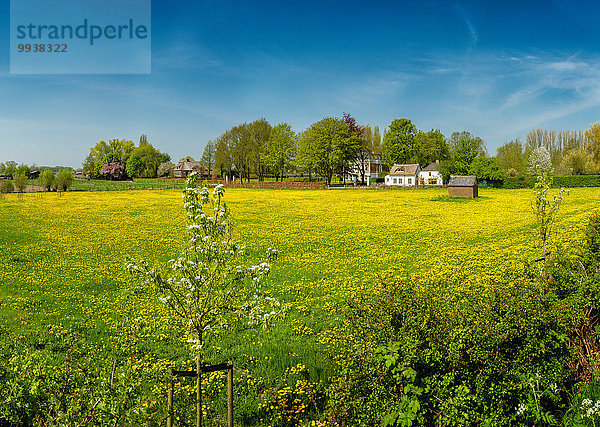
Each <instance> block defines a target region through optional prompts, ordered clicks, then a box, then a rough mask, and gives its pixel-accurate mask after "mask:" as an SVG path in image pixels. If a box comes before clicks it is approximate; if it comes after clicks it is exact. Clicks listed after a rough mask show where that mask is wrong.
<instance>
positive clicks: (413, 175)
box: [385, 164, 421, 187]
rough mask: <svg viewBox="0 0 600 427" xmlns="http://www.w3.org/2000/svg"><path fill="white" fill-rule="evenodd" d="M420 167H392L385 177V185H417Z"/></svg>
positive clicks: (414, 165)
mask: <svg viewBox="0 0 600 427" xmlns="http://www.w3.org/2000/svg"><path fill="white" fill-rule="evenodd" d="M420 171H421V166H419V165H418V164H412V165H394V166H392V168H391V170H390V173H389V174H387V175H386V176H385V185H397V186H400V187H412V186H415V185H417V184H418V179H419V172H420Z"/></svg>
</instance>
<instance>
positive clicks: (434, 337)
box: [328, 255, 600, 425]
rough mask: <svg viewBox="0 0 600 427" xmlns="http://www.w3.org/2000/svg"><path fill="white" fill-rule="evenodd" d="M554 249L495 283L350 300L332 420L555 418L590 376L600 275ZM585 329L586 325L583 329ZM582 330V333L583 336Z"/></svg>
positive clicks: (428, 285)
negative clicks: (537, 264) (541, 262)
mask: <svg viewBox="0 0 600 427" xmlns="http://www.w3.org/2000/svg"><path fill="white" fill-rule="evenodd" d="M578 263H579V262H578V260H577V259H576V258H573V259H569V258H567V257H564V256H558V255H556V256H555V257H554V258H553V259H552V260H550V261H549V263H548V266H547V268H546V270H545V274H544V276H541V277H539V276H538V274H539V273H538V270H537V269H536V268H534V267H533V266H531V267H529V268H527V269H525V270H524V271H523V272H522V274H521V275H516V274H515V273H513V272H507V273H505V274H504V276H503V277H501V278H498V279H497V281H495V282H491V281H488V282H483V283H481V284H480V285H478V286H473V285H469V286H463V285H462V284H461V281H460V280H459V279H455V280H452V281H434V280H426V279H412V280H411V279H402V280H398V281H392V282H384V283H382V284H381V285H380V287H379V289H377V290H375V291H370V293H369V294H365V295H362V296H359V297H356V298H354V299H352V300H350V301H349V302H348V305H347V307H348V308H347V309H346V310H345V313H344V323H345V325H347V326H346V327H345V328H344V330H343V331H342V335H341V337H340V340H339V344H340V348H338V349H337V353H338V362H339V365H340V375H339V376H338V377H337V378H335V379H334V381H333V384H332V386H331V387H330V389H329V399H330V401H329V409H328V416H329V419H330V420H331V421H334V422H337V423H340V424H341V425H378V424H381V423H383V425H482V424H486V423H489V424H488V425H516V424H529V425H542V424H543V425H548V424H555V423H557V422H558V421H559V420H560V419H561V418H562V417H563V415H564V414H565V413H566V412H567V409H568V408H569V403H570V402H569V391H570V390H572V389H573V388H574V387H575V384H576V383H577V382H579V381H581V380H584V379H587V378H589V377H590V375H591V372H592V371H591V368H592V367H593V363H592V361H593V357H594V355H593V350H594V349H597V348H599V347H598V346H597V345H598V342H597V341H598V340H597V337H596V335H595V333H594V328H593V325H594V324H595V322H597V320H598V319H596V318H595V317H594V315H593V313H596V311H595V310H596V308H597V307H598V300H599V295H600V289H599V288H600V285H599V282H600V281H599V280H598V277H596V278H593V277H591V276H586V278H585V279H584V278H583V276H582V275H581V273H580V271H581V270H580V267H579V266H578ZM581 331H587V332H585V333H582V332H581ZM582 334H583V335H582Z"/></svg>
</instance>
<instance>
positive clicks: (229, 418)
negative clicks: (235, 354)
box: [227, 361, 233, 427]
mask: <svg viewBox="0 0 600 427" xmlns="http://www.w3.org/2000/svg"><path fill="white" fill-rule="evenodd" d="M227 427H233V362H231V361H230V362H227Z"/></svg>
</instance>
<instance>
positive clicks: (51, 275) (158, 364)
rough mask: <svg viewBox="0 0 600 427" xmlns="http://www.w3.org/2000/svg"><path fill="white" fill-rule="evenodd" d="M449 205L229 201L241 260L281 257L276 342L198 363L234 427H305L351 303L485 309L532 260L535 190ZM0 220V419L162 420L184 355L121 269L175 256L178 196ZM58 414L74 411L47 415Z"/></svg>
mask: <svg viewBox="0 0 600 427" xmlns="http://www.w3.org/2000/svg"><path fill="white" fill-rule="evenodd" d="M446 194H447V193H446V190H442V189H423V190H398V189H393V190H371V189H369V190H367V189H360V190H354V189H348V190H248V189H238V188H228V189H226V191H225V201H226V203H227V204H228V206H229V207H230V208H231V210H232V212H233V217H234V219H235V224H236V232H235V240H236V241H238V242H241V243H243V244H245V245H246V246H247V247H248V252H249V254H250V257H252V255H253V254H258V253H260V252H262V250H263V249H265V248H267V247H275V248H277V249H278V251H279V258H278V260H277V261H275V262H274V263H273V265H272V274H271V276H270V278H269V280H268V283H267V285H266V286H267V287H268V288H269V290H270V292H271V294H272V295H273V296H274V297H276V298H277V299H279V300H280V301H282V302H283V303H285V306H286V312H285V313H284V315H283V317H282V318H281V319H279V320H278V321H277V323H276V324H275V325H274V326H273V327H272V328H268V329H259V330H248V331H245V332H243V333H241V334H239V335H237V336H235V337H224V338H223V339H222V340H221V341H219V342H214V343H212V346H211V350H209V352H208V358H207V363H220V362H223V361H226V360H233V361H234V365H235V367H236V371H235V387H236V416H237V417H238V418H237V419H236V422H237V423H239V425H299V424H302V425H308V424H310V423H313V425H317V424H316V423H317V422H318V421H319V420H320V419H321V415H320V411H322V410H323V407H324V406H325V405H326V402H325V400H326V393H325V389H326V388H327V386H328V384H329V383H330V378H331V377H332V376H334V375H336V373H337V372H336V370H337V369H338V366H337V364H336V362H335V356H336V355H335V348H336V347H335V345H333V344H332V342H334V341H335V331H336V328H339V327H343V322H342V321H341V320H340V318H339V316H338V313H339V311H340V307H343V305H344V304H345V302H346V301H347V300H348V299H349V298H350V299H351V298H354V297H356V295H359V294H361V293H365V292H367V293H368V292H369V290H370V289H372V288H373V287H374V285H375V284H376V283H379V282H381V281H382V280H385V278H389V277H407V276H408V277H413V276H415V277H421V276H426V277H428V278H443V279H446V278H448V277H454V278H457V280H458V282H459V283H460V286H458V287H455V288H453V290H452V291H451V292H455V293H457V294H460V292H461V289H464V290H472V289H478V291H479V292H480V293H481V295H482V296H483V297H485V295H486V292H488V291H489V289H488V288H487V286H488V284H489V283H490V281H493V280H494V278H495V277H497V276H498V275H499V274H502V273H503V272H506V271H520V270H521V269H523V268H524V266H525V265H526V264H527V263H530V262H531V261H532V260H533V259H535V258H536V257H538V256H539V253H540V250H539V248H538V247H537V246H536V239H535V238H534V237H533V235H532V230H533V228H534V225H535V220H534V216H533V214H532V212H531V207H530V204H531V200H532V196H531V190H497V189H481V190H480V196H481V197H480V198H479V199H476V200H460V201H455V200H448V199H447V198H446V197H445V195H446ZM599 197H600V190H599V189H595V188H577V189H573V190H572V191H571V194H570V195H569V196H567V198H566V199H565V202H564V204H563V205H562V206H561V209H560V213H559V224H558V228H557V229H558V237H557V240H559V241H561V242H562V243H563V244H564V245H566V247H569V245H570V244H572V243H570V242H572V241H575V240H576V239H578V238H580V237H581V233H582V231H581V227H580V225H581V224H582V223H583V221H584V219H585V218H586V217H587V216H588V215H589V213H590V212H592V211H593V210H594V209H597V208H598V200H599ZM0 218H1V220H0V266H1V267H0V331H1V332H2V335H1V338H0V357H2V358H3V359H4V363H5V367H4V368H3V369H4V370H3V371H0V374H1V375H3V376H4V378H5V381H4V384H5V386H2V385H0V390H2V387H8V386H7V384H12V385H11V386H10V388H9V389H8V390H6V389H4V390H2V396H4V397H0V416H2V415H4V416H5V417H6V419H7V420H8V421H10V420H12V422H17V421H16V420H17V419H19V418H18V417H21V418H20V420H21V422H23V421H22V420H27V422H29V423H32V424H35V422H36V421H35V420H36V415H35V414H36V411H38V412H42V411H46V412H47V413H48V414H51V417H54V418H56V419H57V420H58V419H60V417H61V416H64V417H67V418H68V417H71V418H69V419H71V420H77V419H78V420H79V421H77V422H76V423H75V424H77V423H83V422H85V420H86V419H87V418H89V419H92V418H94V417H100V418H102V417H104V418H102V419H105V420H108V421H110V422H111V423H112V422H113V421H114V424H115V425H159V424H160V423H161V422H163V420H164V417H165V412H164V404H165V399H166V398H165V389H166V372H167V367H168V366H170V365H175V366H177V367H178V368H180V369H182V368H190V369H191V368H192V367H193V354H192V353H191V352H190V350H189V348H188V345H187V344H186V339H187V337H186V335H185V333H182V332H181V329H182V328H181V327H180V326H179V325H178V324H177V323H176V322H175V321H174V320H173V319H172V317H171V315H170V314H169V313H168V312H167V311H166V310H165V308H164V307H162V306H161V305H160V304H159V303H157V302H156V299H155V298H154V297H153V296H152V295H147V294H143V295H135V294H132V292H131V289H132V288H134V287H135V285H136V284H137V281H136V279H135V278H134V277H132V276H131V275H130V274H129V273H127V272H126V270H125V268H124V264H125V258H126V256H128V255H131V256H135V257H139V258H144V259H146V260H148V261H149V262H151V263H154V264H156V265H164V264H165V263H166V261H167V260H168V259H170V258H174V257H176V255H177V254H178V253H179V250H180V249H181V247H182V243H183V241H184V239H185V224H186V223H185V216H184V211H183V209H182V202H181V191H180V190H160V191H158V190H155V191H149V190H143V191H135V192H127V191H122V192H119V191H115V192H67V193H64V194H62V196H60V197H59V196H58V195H57V194H52V193H47V194H41V195H40V194H25V195H23V196H22V197H20V198H17V196H16V195H12V194H10V195H7V196H6V197H5V198H4V199H3V200H0ZM449 292H450V291H449ZM49 373H54V374H56V375H55V377H54V380H53V381H54V383H52V384H50V383H48V381H49V380H47V379H46V380H45V379H44V378H49V377H50V376H51V375H49ZM9 380H10V381H9ZM44 381H46V382H44ZM37 384H40V386H39V387H38V386H37ZM102 384H104V386H105V388H106V390H104V391H102V390H101V388H102ZM223 384H224V383H223V376H222V375H221V374H218V373H215V374H211V375H209V376H206V378H205V380H204V386H205V387H206V393H207V396H210V398H209V399H208V400H207V402H206V415H207V418H208V419H209V420H210V423H212V424H211V425H221V424H222V422H223V418H222V417H223V416H224V411H223V405H224V403H223V396H222V393H221V391H222V389H223ZM33 385H35V387H34V386H33ZM119 385H121V386H122V387H121V388H119V387H118V386H119ZM123 390H125V391H123ZM86 393H87V394H88V396H87V397H86V399H84V398H82V395H84V394H86ZM192 394H193V384H192V382H191V381H190V382H189V383H186V382H185V381H183V382H181V383H178V385H177V389H176V395H177V396H178V402H179V403H178V415H177V417H178V419H179V420H180V421H181V422H182V423H183V422H185V420H186V419H188V418H187V417H188V416H190V417H191V416H192V415H193V406H192V404H191V401H190V396H191V395H192ZM53 402H54V403H53ZM57 402H59V403H60V402H63V403H61V404H63V406H65V408H67V407H72V408H74V409H72V411H71V412H72V413H69V414H67V415H61V414H59V412H60V411H58V410H57V409H56V406H57V405H58V403H57ZM53 404H54V406H52V405H53ZM44 405H46V406H44ZM59 406H60V405H59ZM48 408H51V409H48ZM64 412H65V413H66V412H69V410H68V409H65V411H64ZM100 413H102V414H103V415H99V414H100ZM19 414H20V415H19ZM49 416H50V415H49ZM10 417H12V418H10ZM27 417H29V418H27ZM38 417H39V415H38ZM77 417H79V418H77ZM67 418H65V419H67ZM94 419H95V418H94ZM0 420H1V418H0ZM108 421H107V425H108ZM0 424H1V423H0ZM58 424H60V423H58Z"/></svg>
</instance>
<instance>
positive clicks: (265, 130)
mask: <svg viewBox="0 0 600 427" xmlns="http://www.w3.org/2000/svg"><path fill="white" fill-rule="evenodd" d="M271 129H272V127H271V125H270V124H269V122H268V121H267V120H266V119H264V118H262V119H259V120H255V121H253V122H252V123H249V124H248V126H247V127H246V130H247V132H248V138H249V143H250V145H249V149H250V150H249V152H248V153H247V155H248V157H249V163H250V164H251V168H252V170H253V171H254V173H255V174H256V176H257V177H258V180H259V181H264V179H265V175H266V172H267V170H266V164H265V155H266V153H265V146H266V144H267V142H268V141H269V137H270V136H271Z"/></svg>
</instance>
